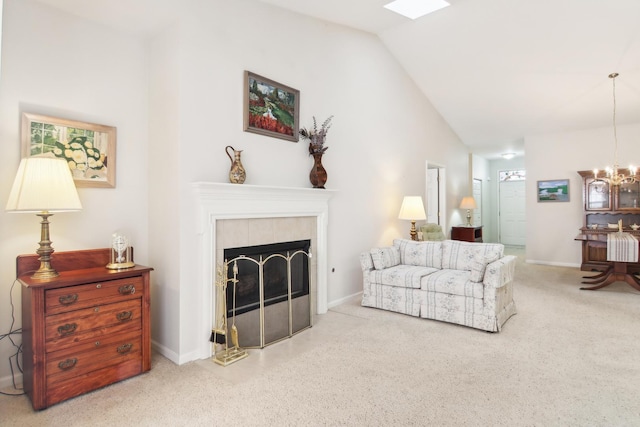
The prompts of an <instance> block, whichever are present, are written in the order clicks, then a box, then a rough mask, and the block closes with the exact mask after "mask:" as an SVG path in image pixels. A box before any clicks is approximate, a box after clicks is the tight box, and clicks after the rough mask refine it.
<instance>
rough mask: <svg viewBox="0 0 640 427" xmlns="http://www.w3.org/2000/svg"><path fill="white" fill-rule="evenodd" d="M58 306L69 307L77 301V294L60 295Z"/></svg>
mask: <svg viewBox="0 0 640 427" xmlns="http://www.w3.org/2000/svg"><path fill="white" fill-rule="evenodd" d="M58 301H60V304H62V305H71V304H74V303H75V302H76V301H78V294H70V295H62V296H61V297H60V298H58Z"/></svg>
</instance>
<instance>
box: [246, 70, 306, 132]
mask: <svg viewBox="0 0 640 427" xmlns="http://www.w3.org/2000/svg"><path fill="white" fill-rule="evenodd" d="M299 110H300V91H299V90H296V89H293V88H290V87H289V86H285V85H283V84H281V83H278V82H275V81H273V80H269V79H267V78H265V77H261V76H259V75H257V74H253V73H252V72H249V71H245V72H244V115H243V116H244V130H245V131H246V132H253V133H258V134H261V135H266V136H272V137H274V138H282V139H286V140H288V141H294V142H298V130H299V123H298V118H299V113H300V111H299Z"/></svg>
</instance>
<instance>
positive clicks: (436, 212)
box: [425, 162, 446, 234]
mask: <svg viewBox="0 0 640 427" xmlns="http://www.w3.org/2000/svg"><path fill="white" fill-rule="evenodd" d="M445 188H446V183H445V168H443V167H440V166H437V165H433V164H429V163H428V162H427V182H426V192H427V194H426V206H425V210H426V213H427V222H428V223H430V224H439V225H440V226H441V227H442V230H443V231H444V230H446V224H445V222H446V220H445V218H443V217H442V212H444V211H446V205H445V199H446V197H445V196H446V192H445ZM445 234H446V233H445Z"/></svg>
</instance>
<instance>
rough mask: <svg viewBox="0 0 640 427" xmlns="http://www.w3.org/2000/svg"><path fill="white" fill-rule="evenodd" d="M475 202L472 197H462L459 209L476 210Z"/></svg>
mask: <svg viewBox="0 0 640 427" xmlns="http://www.w3.org/2000/svg"><path fill="white" fill-rule="evenodd" d="M477 207H478V206H477V205H476V200H475V199H474V198H473V197H464V198H463V199H462V202H460V209H476V208H477Z"/></svg>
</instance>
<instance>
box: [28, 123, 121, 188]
mask: <svg viewBox="0 0 640 427" xmlns="http://www.w3.org/2000/svg"><path fill="white" fill-rule="evenodd" d="M31 156H49V157H59V158H62V159H65V160H66V161H67V164H68V165H69V169H70V170H71V175H73V180H74V182H75V184H76V187H106V188H112V187H115V185H116V128H115V127H112V126H104V125H97V124H93V123H84V122H78V121H74V120H67V119H60V118H57V117H49V116H41V115H38V114H30V113H23V114H22V157H31Z"/></svg>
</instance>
